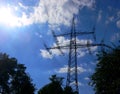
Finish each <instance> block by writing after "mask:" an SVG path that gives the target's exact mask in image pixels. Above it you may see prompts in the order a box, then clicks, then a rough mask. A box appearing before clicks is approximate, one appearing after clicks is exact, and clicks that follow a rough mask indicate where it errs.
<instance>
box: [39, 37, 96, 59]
mask: <svg viewBox="0 0 120 94" xmlns="http://www.w3.org/2000/svg"><path fill="white" fill-rule="evenodd" d="M57 41H58V44H59V46H68V47H63V48H61V51H62V52H63V53H64V54H68V52H69V45H70V40H69V39H65V37H57ZM76 41H77V44H78V45H79V44H80V45H86V44H87V43H88V41H89V43H90V44H91V43H93V41H92V40H87V39H81V40H80V39H78V38H76ZM52 47H57V45H56V43H53V46H52ZM96 49H97V46H95V47H90V51H91V52H94V51H96ZM42 51H43V50H42ZM49 51H50V52H51V55H52V57H53V56H59V55H61V54H62V53H61V52H60V51H59V50H58V49H50V50H49ZM44 52H46V51H44ZM46 53H47V52H46ZM87 53H89V51H88V48H87V47H84V48H79V49H78V50H77V56H78V57H79V58H80V57H83V56H85V55H86V54H87ZM41 55H42V56H43V55H45V54H43V53H41ZM43 57H45V56H43ZM52 57H50V58H52Z"/></svg>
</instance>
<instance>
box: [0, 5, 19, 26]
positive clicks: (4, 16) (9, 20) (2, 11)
mask: <svg viewBox="0 0 120 94" xmlns="http://www.w3.org/2000/svg"><path fill="white" fill-rule="evenodd" d="M0 23H1V24H5V25H8V26H15V25H16V24H18V18H17V17H16V16H15V15H14V14H13V13H12V11H11V9H10V8H5V7H0Z"/></svg>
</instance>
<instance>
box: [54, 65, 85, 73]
mask: <svg viewBox="0 0 120 94" xmlns="http://www.w3.org/2000/svg"><path fill="white" fill-rule="evenodd" d="M77 70H78V73H79V74H81V73H83V72H86V71H87V70H86V69H84V68H83V67H81V66H78V67H77ZM67 71H68V66H66V65H65V66H64V67H62V68H60V69H59V70H57V71H56V72H57V73H67ZM71 71H72V72H74V71H75V68H74V67H73V68H71Z"/></svg>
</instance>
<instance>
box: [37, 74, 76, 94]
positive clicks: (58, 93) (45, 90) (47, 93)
mask: <svg viewBox="0 0 120 94" xmlns="http://www.w3.org/2000/svg"><path fill="white" fill-rule="evenodd" d="M49 79H50V81H51V82H50V83H49V84H47V85H45V86H44V87H42V88H41V89H40V90H39V91H38V94H75V93H74V92H73V90H72V88H71V87H70V86H66V87H64V89H63V87H62V83H63V77H57V76H56V75H52V76H51V77H50V78H49Z"/></svg>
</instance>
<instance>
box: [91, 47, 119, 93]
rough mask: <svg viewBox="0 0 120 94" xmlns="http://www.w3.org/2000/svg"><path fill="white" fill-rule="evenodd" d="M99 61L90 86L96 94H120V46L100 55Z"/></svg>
mask: <svg viewBox="0 0 120 94" xmlns="http://www.w3.org/2000/svg"><path fill="white" fill-rule="evenodd" d="M98 61H99V62H98V63H97V66H96V69H95V72H94V73H93V74H92V75H91V82H90V85H91V86H93V87H94V90H95V92H96V94H120V46H118V47H116V48H115V49H114V50H112V51H108V52H107V51H102V52H101V53H99V54H98Z"/></svg>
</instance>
